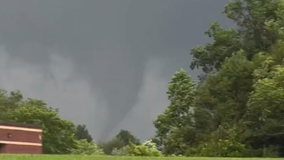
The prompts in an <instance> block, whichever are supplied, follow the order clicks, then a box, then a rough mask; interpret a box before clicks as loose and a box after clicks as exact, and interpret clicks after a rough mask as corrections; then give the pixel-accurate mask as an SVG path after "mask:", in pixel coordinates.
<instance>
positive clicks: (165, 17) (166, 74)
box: [0, 0, 230, 141]
mask: <svg viewBox="0 0 284 160" xmlns="http://www.w3.org/2000/svg"><path fill="white" fill-rule="evenodd" d="M227 2H228V0H1V1H0V56H1V57H0V61H1V62H0V78H1V79H0V86H1V87H2V88H4V89H6V90H9V91H10V90H16V89H19V90H21V91H22V92H23V93H24V96H25V97H34V98H40V99H42V100H44V101H46V102H47V103H48V105H49V106H51V107H55V108H59V109H60V115H61V116H62V117H63V118H66V119H69V120H72V121H73V122H75V123H76V124H78V123H83V124H86V125H87V126H88V128H89V131H90V133H91V134H92V135H93V137H94V139H95V140H96V141H97V140H105V139H107V138H110V137H112V136H113V135H114V134H116V133H117V132H118V131H119V130H120V129H127V130H130V131H131V132H132V133H133V134H134V135H136V136H137V137H138V138H140V139H141V140H145V139H147V138H150V137H151V136H153V135H154V131H155V129H154V127H153V124H152V121H153V120H155V118H156V117H157V114H158V113H161V112H163V110H164V109H165V108H166V107H167V105H168V101H167V95H166V90H167V83H168V81H170V78H171V76H172V75H173V73H174V72H175V71H177V70H179V69H180V68H184V69H186V70H187V71H188V73H189V74H190V75H192V77H193V78H195V79H196V77H197V75H198V71H191V70H190V69H189V65H190V62H191V58H190V54H189V52H190V49H191V48H192V47H194V46H197V45H201V44H204V43H205V42H208V38H207V37H206V36H205V35H204V34H203V33H204V31H205V30H206V29H208V27H209V24H210V23H211V22H214V21H219V22H220V23H221V24H223V25H224V26H229V23H230V22H229V21H228V20H227V19H226V18H225V17H224V15H222V14H221V12H222V10H223V7H224V5H225V4H226V3H227Z"/></svg>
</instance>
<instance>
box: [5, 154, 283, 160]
mask: <svg viewBox="0 0 284 160" xmlns="http://www.w3.org/2000/svg"><path fill="white" fill-rule="evenodd" d="M217 159H222V160H258V159H262V160H264V159H265V160H280V159H281V160H283V158H191V157H115V156H75V155H0V160H217Z"/></svg>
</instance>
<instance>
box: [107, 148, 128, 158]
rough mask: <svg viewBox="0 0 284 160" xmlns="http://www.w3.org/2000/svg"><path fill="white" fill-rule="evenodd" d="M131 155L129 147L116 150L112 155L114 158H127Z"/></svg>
mask: <svg viewBox="0 0 284 160" xmlns="http://www.w3.org/2000/svg"><path fill="white" fill-rule="evenodd" d="M128 153H129V146H124V147H122V148H114V149H113V150H112V152H111V155H114V156H127V155H128Z"/></svg>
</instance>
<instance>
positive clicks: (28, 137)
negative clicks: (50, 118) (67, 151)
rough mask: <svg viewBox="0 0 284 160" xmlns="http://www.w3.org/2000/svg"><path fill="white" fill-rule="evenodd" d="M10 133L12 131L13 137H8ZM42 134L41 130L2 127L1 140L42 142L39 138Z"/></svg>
mask: <svg viewBox="0 0 284 160" xmlns="http://www.w3.org/2000/svg"><path fill="white" fill-rule="evenodd" d="M9 133H11V138H9V137H8V134H9ZM40 136H41V132H30V131H20V130H6V129H0V140H1V141H19V142H30V143H41V142H42V141H41V139H40V138H39V137H40Z"/></svg>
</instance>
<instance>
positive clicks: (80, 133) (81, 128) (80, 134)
mask: <svg viewBox="0 0 284 160" xmlns="http://www.w3.org/2000/svg"><path fill="white" fill-rule="evenodd" d="M76 138H77V140H82V139H86V140H87V141H88V142H92V141H93V138H92V136H91V135H90V134H89V131H88V129H87V126H86V125H80V124H79V125H77V127H76Z"/></svg>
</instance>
